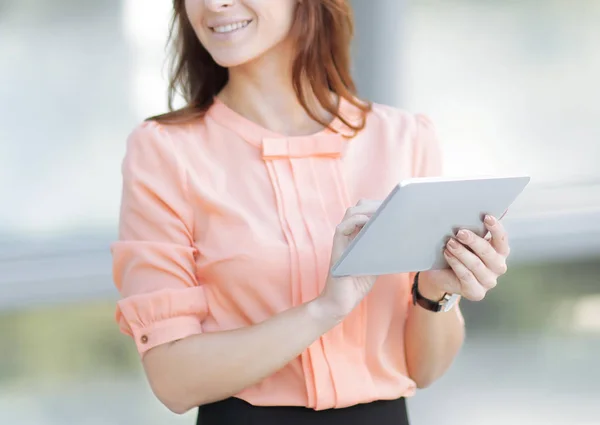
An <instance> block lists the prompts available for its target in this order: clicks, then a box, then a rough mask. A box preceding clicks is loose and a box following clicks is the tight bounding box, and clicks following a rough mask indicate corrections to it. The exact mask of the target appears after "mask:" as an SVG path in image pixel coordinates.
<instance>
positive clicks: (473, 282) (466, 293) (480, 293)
mask: <svg viewBox="0 0 600 425" xmlns="http://www.w3.org/2000/svg"><path fill="white" fill-rule="evenodd" d="M444 257H445V258H446V261H447V262H448V265H449V266H450V268H451V269H452V271H453V272H454V274H455V275H456V278H457V279H458V281H459V283H460V295H462V296H463V297H465V298H466V299H468V300H471V301H481V300H482V299H483V298H484V297H485V292H486V290H485V288H484V287H483V286H481V285H480V284H479V282H477V279H476V278H475V276H474V275H473V273H472V272H471V271H470V270H469V269H468V268H467V267H466V266H465V265H464V264H463V263H462V262H461V261H460V260H459V259H458V258H456V257H455V256H454V255H453V254H452V253H451V252H450V251H448V250H447V249H446V250H444Z"/></svg>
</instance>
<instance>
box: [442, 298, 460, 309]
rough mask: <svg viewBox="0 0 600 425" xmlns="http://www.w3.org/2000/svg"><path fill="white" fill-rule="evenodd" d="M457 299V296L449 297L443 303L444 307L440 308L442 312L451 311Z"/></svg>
mask: <svg viewBox="0 0 600 425" xmlns="http://www.w3.org/2000/svg"><path fill="white" fill-rule="evenodd" d="M459 297H460V296H459V295H458V294H452V295H450V296H449V297H448V298H447V300H446V302H445V303H444V307H443V308H442V311H443V312H446V311H450V309H452V307H454V304H456V302H457V301H458V298H459Z"/></svg>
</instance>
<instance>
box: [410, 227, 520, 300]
mask: <svg viewBox="0 0 600 425" xmlns="http://www.w3.org/2000/svg"><path fill="white" fill-rule="evenodd" d="M484 224H485V227H486V228H487V229H488V230H489V232H490V236H491V237H490V238H482V237H480V236H477V235H476V234H475V233H473V232H471V231H469V230H464V229H463V230H460V231H459V232H458V233H457V235H456V238H452V239H450V241H448V243H447V245H446V249H445V250H444V257H445V258H446V261H447V262H448V264H449V265H450V269H446V270H432V271H427V272H423V273H421V276H422V279H420V281H419V292H421V293H422V295H423V296H425V297H427V295H426V294H427V293H429V294H432V298H430V299H434V298H436V297H437V298H438V299H439V298H441V297H440V296H439V295H440V294H441V295H442V296H443V294H444V293H451V294H459V295H462V296H463V297H465V298H467V299H468V300H471V301H480V300H482V299H483V298H484V297H485V295H486V293H487V292H488V291H489V290H490V289H492V288H494V287H495V286H496V284H497V282H498V278H499V277H500V276H502V275H503V274H504V273H506V271H507V266H506V260H507V258H508V255H509V253H510V246H509V244H508V236H507V234H506V230H505V229H504V226H503V225H502V224H501V223H500V221H499V220H498V219H496V218H495V217H491V216H486V218H485V220H484ZM421 285H423V286H424V287H421ZM427 298H429V297H427Z"/></svg>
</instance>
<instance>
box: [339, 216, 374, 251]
mask: <svg viewBox="0 0 600 425" xmlns="http://www.w3.org/2000/svg"><path fill="white" fill-rule="evenodd" d="M369 219H370V217H369V216H367V215H361V214H359V215H354V216H352V217H349V218H347V219H345V220H342V222H341V223H340V224H338V225H337V227H336V228H335V234H334V236H333V250H332V254H333V257H334V258H335V259H337V258H338V257H339V256H340V255H342V252H344V250H345V249H346V247H347V246H348V243H349V240H350V236H352V234H353V233H354V232H356V231H357V230H360V229H361V228H362V227H363V226H364V225H365V224H366V223H367V222H368V221H369Z"/></svg>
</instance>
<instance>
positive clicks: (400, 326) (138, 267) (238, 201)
mask: <svg viewBox="0 0 600 425" xmlns="http://www.w3.org/2000/svg"><path fill="white" fill-rule="evenodd" d="M174 12H175V19H174V25H175V27H174V28H175V32H174V33H173V37H174V41H175V47H176V53H177V55H176V57H175V59H176V60H175V67H174V73H173V76H172V80H171V93H170V100H171V101H172V100H173V93H174V90H175V89H177V88H180V89H181V90H182V92H183V95H184V97H185V99H186V101H187V103H188V104H187V106H186V107H185V108H184V109H181V110H178V111H175V112H170V113H168V114H165V115H162V116H158V117H154V118H152V119H149V120H147V121H146V122H145V123H143V124H141V125H140V126H139V127H138V128H137V129H136V130H134V132H133V133H132V134H131V136H130V138H129V140H128V146H127V153H126V156H125V159H124V163H123V177H124V180H123V198H122V209H121V218H120V238H119V241H118V242H116V243H115V244H114V245H113V255H114V277H115V283H116V285H117V287H118V289H119V290H120V292H121V294H122V296H123V299H122V300H121V301H119V303H118V310H117V320H118V322H119V324H120V327H121V330H122V331H123V332H125V333H126V334H129V335H131V336H132V337H133V338H134V339H135V342H136V344H137V348H138V350H139V352H140V355H141V357H142V361H143V364H144V368H145V371H146V374H147V376H148V380H149V382H150V385H151V387H152V389H153V391H154V393H155V394H156V396H157V397H158V398H159V399H160V400H161V401H162V402H163V403H164V404H165V405H166V406H167V407H168V408H169V409H171V410H172V411H173V412H176V413H183V412H186V411H188V410H190V409H192V408H194V407H198V406H200V408H199V415H198V423H202V424H206V425H213V424H238V423H243V424H247V423H252V424H254V423H256V424H259V423H260V424H265V423H291V424H309V423H310V424H313V425H314V424H321V423H323V424H325V423H327V424H336V423H344V424H367V423H369V424H370V423H377V424H379V425H386V424H396V425H397V424H402V423H408V419H407V415H406V407H405V401H404V400H405V397H408V396H411V395H412V394H414V392H415V389H416V388H423V387H426V386H428V385H429V384H431V383H432V382H433V381H434V380H435V379H437V378H438V377H440V375H442V374H443V373H444V371H445V370H446V369H447V368H448V367H449V365H450V364H451V362H452V360H453V358H454V357H455V355H456V353H457V352H458V350H459V348H460V346H461V344H462V342H463V338H464V330H463V321H462V316H461V314H460V311H459V309H458V307H453V308H450V309H449V311H447V312H434V311H432V310H436V309H438V308H437V306H438V305H439V302H440V300H442V299H444V297H445V296H446V297H447V294H458V295H461V296H464V297H466V298H468V299H471V300H481V299H482V298H483V297H484V295H485V293H486V291H488V290H489V289H491V288H492V287H494V286H495V285H496V280H497V278H498V276H500V275H502V274H503V273H504V272H505V271H506V261H505V260H506V257H507V255H508V245H507V238H506V234H505V232H504V230H503V229H502V226H501V224H500V223H499V222H498V221H497V220H496V219H494V218H493V217H488V218H487V219H486V225H487V227H488V229H489V230H490V233H491V235H492V238H491V239H490V240H485V239H482V238H479V237H477V236H475V235H474V234H473V233H469V232H465V231H462V232H460V233H459V234H458V235H457V237H456V239H453V240H452V241H450V242H449V244H448V248H447V249H446V250H445V255H446V258H447V260H448V262H449V264H450V265H451V269H448V270H444V271H431V272H423V273H421V274H420V275H416V276H415V275H414V274H410V275H408V274H402V275H393V276H383V277H380V278H378V279H377V280H376V279H375V278H374V277H363V278H342V279H335V278H331V277H330V276H329V274H328V270H329V267H330V264H331V261H335V260H336V259H337V258H338V257H339V255H340V253H341V252H342V251H343V250H344V248H345V247H346V246H347V244H348V243H349V241H350V240H351V239H352V237H353V236H354V235H355V234H356V232H357V230H359V229H360V228H361V226H363V225H364V224H365V223H366V222H367V220H368V219H369V217H370V215H371V214H372V213H373V212H374V211H375V210H376V209H377V207H378V205H379V203H380V201H381V199H383V198H384V197H385V196H386V195H387V194H388V192H389V191H390V190H391V188H392V187H393V186H394V185H395V184H396V183H397V182H398V181H399V180H401V179H402V178H406V177H410V176H427V175H435V174H438V173H440V153H439V150H438V145H437V141H436V138H435V134H434V131H433V128H432V125H431V123H430V122H429V120H428V119H427V118H426V117H424V116H421V115H416V116H415V115H411V114H409V113H407V112H403V111H400V110H396V109H393V108H391V107H386V106H382V105H375V104H369V103H367V102H364V101H361V100H359V99H358V98H357V97H356V94H355V90H354V85H353V82H352V79H351V77H350V73H349V55H348V50H349V44H350V38H351V34H352V21H351V14H350V6H349V4H348V1H346V0H277V1H272V0H188V1H183V0H175V1H174ZM170 103H172V102H170ZM368 199H372V200H373V201H369V200H368ZM401 243H402V241H401V240H399V241H398V244H401ZM467 248H468V249H467ZM413 282H414V284H413ZM411 288H414V289H411ZM412 294H414V299H415V301H414V302H413V295H412ZM427 300H429V301H427ZM432 306H433V307H432Z"/></svg>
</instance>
